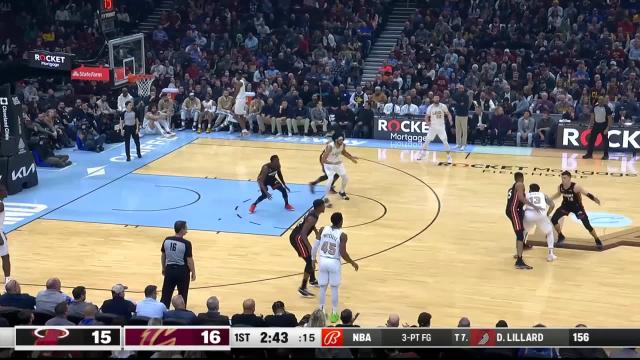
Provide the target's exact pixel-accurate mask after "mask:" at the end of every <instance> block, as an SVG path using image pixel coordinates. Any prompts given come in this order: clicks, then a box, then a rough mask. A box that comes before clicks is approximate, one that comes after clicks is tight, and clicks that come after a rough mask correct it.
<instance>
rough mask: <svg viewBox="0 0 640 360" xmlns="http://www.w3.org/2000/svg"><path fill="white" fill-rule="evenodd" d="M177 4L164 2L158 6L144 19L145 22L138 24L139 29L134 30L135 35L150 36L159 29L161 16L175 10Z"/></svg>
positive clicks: (169, 0)
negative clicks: (165, 12) (164, 12)
mask: <svg viewBox="0 0 640 360" xmlns="http://www.w3.org/2000/svg"><path fill="white" fill-rule="evenodd" d="M175 7H176V4H175V1H171V0H164V1H162V2H161V3H160V5H158V6H157V7H156V8H155V9H154V10H153V12H152V13H151V14H149V16H147V17H146V19H144V21H143V22H141V23H140V24H138V27H137V28H136V29H135V30H134V32H133V33H134V34H136V33H144V34H150V33H152V32H153V30H155V29H156V28H157V27H158V24H159V23H160V15H162V12H163V11H171V10H173V9H175Z"/></svg>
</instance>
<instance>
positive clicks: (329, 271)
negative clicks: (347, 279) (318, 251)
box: [318, 256, 342, 286]
mask: <svg viewBox="0 0 640 360" xmlns="http://www.w3.org/2000/svg"><path fill="white" fill-rule="evenodd" d="M318 261H319V263H320V264H319V265H318V285H320V286H327V285H329V286H340V280H341V278H342V276H341V269H342V266H341V264H340V260H338V259H333V258H328V257H322V256H320V257H319V258H318Z"/></svg>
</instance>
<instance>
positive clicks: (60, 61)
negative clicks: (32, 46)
mask: <svg viewBox="0 0 640 360" xmlns="http://www.w3.org/2000/svg"><path fill="white" fill-rule="evenodd" d="M27 56H28V61H29V66H31V67H34V68H38V69H48V70H71V55H69V54H65V53H54V52H49V51H30V52H29V53H28V55H27Z"/></svg>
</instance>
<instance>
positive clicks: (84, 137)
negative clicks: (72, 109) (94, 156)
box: [78, 105, 107, 152]
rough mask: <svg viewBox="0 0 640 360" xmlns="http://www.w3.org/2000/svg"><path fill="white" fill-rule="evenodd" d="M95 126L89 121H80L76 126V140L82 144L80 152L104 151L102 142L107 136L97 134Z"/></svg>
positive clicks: (93, 122)
mask: <svg viewBox="0 0 640 360" xmlns="http://www.w3.org/2000/svg"><path fill="white" fill-rule="evenodd" d="M85 106H86V105H85ZM95 126H96V124H95V121H89V120H85V121H82V122H81V123H80V124H78V138H79V139H80V141H81V142H82V145H83V149H82V150H86V151H95V152H102V151H104V142H105V141H106V139H107V136H106V135H104V134H102V135H100V134H98V132H97V131H96V127H95Z"/></svg>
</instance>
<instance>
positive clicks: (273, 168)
mask: <svg viewBox="0 0 640 360" xmlns="http://www.w3.org/2000/svg"><path fill="white" fill-rule="evenodd" d="M276 176H277V178H276ZM278 179H279V180H278ZM258 185H259V186H260V191H261V192H262V194H261V195H260V197H258V199H257V200H256V201H254V202H253V204H251V206H250V207H249V213H250V214H253V213H254V212H256V206H258V204H259V203H260V202H261V201H262V200H264V199H269V200H271V194H270V193H269V188H268V187H269V186H271V188H272V189H273V190H278V191H280V192H281V193H282V198H283V199H284V208H285V209H287V210H289V211H293V210H295V209H294V208H293V206H291V204H289V195H288V194H287V192H290V191H291V190H290V189H289V187H288V186H287V184H286V183H285V182H284V178H283V177H282V170H281V167H280V158H278V155H273V156H271V159H270V161H269V162H268V163H266V164H264V165H262V169H260V174H259V175H258Z"/></svg>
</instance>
